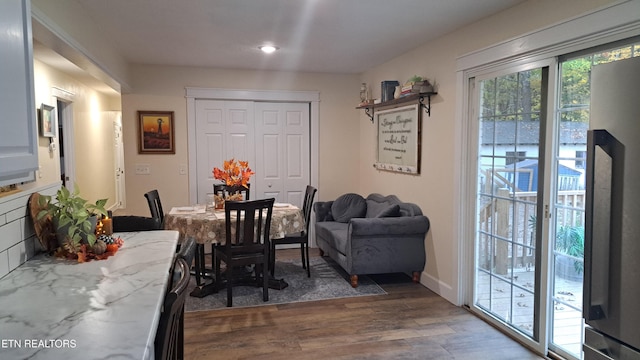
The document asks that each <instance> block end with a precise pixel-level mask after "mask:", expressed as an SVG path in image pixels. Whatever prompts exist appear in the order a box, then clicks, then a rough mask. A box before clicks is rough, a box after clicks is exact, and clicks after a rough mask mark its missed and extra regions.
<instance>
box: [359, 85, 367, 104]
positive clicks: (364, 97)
mask: <svg viewBox="0 0 640 360" xmlns="http://www.w3.org/2000/svg"><path fill="white" fill-rule="evenodd" d="M365 101H367V83H362V85H360V102H361V103H364V102H365Z"/></svg>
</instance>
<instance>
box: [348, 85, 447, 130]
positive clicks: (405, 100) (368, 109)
mask: <svg viewBox="0 0 640 360" xmlns="http://www.w3.org/2000/svg"><path fill="white" fill-rule="evenodd" d="M437 94H438V93H437V92H425V93H416V94H411V95H407V96H403V97H401V98H398V99H393V100H389V101H385V102H383V103H379V104H367V105H361V106H358V107H356V109H364V112H365V113H366V114H367V116H368V117H369V119H371V122H372V123H373V122H374V121H373V115H374V113H375V110H376V109H382V108H385V109H386V108H393V107H398V106H401V105H405V104H409V103H412V102H418V103H419V104H420V105H422V106H421V107H424V109H425V110H426V111H427V115H429V116H431V96H433V95H437ZM425 99H426V100H427V103H426V104H425V102H424V100H425Z"/></svg>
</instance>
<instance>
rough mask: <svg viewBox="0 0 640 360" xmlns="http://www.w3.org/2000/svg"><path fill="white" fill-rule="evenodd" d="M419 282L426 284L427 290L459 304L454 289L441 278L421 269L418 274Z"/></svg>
mask: <svg viewBox="0 0 640 360" xmlns="http://www.w3.org/2000/svg"><path fill="white" fill-rule="evenodd" d="M420 283H421V284H422V285H424V286H426V287H427V288H428V289H429V290H431V291H433V292H435V293H436V294H438V295H440V296H441V297H443V298H444V299H446V300H447V301H448V302H450V303H452V304H454V305H456V306H459V305H460V304H458V301H457V300H458V294H457V293H456V292H455V291H454V289H453V288H452V287H451V285H449V284H447V283H445V282H443V281H442V280H440V279H437V278H435V277H433V276H431V275H429V274H427V273H426V272H424V271H423V272H422V274H420Z"/></svg>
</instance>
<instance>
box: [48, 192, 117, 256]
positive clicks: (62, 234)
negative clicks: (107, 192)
mask: <svg viewBox="0 0 640 360" xmlns="http://www.w3.org/2000/svg"><path fill="white" fill-rule="evenodd" d="M38 201H39V205H40V206H41V207H42V208H43V210H41V211H40V212H39V213H38V215H37V219H38V220H40V219H42V218H44V217H46V216H50V217H51V221H52V222H53V227H54V229H55V230H56V235H57V237H58V243H59V245H60V246H61V247H62V249H63V250H64V251H66V252H67V253H69V254H78V253H80V252H83V253H86V251H87V250H94V252H96V253H98V252H100V251H101V250H104V249H102V248H103V246H102V245H103V244H97V243H96V235H95V228H96V223H97V221H98V215H102V216H106V215H107V211H106V209H105V208H104V206H105V204H106V203H107V199H100V200H98V201H96V202H95V203H94V204H92V203H89V202H88V201H87V200H85V199H83V198H82V197H80V190H79V189H78V186H77V185H76V186H75V187H74V190H73V192H69V190H68V189H67V188H65V187H62V188H60V189H59V190H58V192H57V193H56V198H55V201H53V199H52V197H51V196H40V198H39V200H38ZM83 246H84V248H83ZM87 246H88V249H87ZM102 252H104V251H102Z"/></svg>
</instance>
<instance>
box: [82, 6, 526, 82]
mask: <svg viewBox="0 0 640 360" xmlns="http://www.w3.org/2000/svg"><path fill="white" fill-rule="evenodd" d="M74 1H76V2H77V3H78V4H79V5H80V6H81V7H82V8H83V9H84V10H85V11H86V13H87V14H88V16H89V17H90V18H91V21H92V23H94V24H95V26H96V28H97V30H99V32H100V33H102V35H103V36H104V37H105V39H107V41H110V42H111V45H112V46H113V47H114V48H115V49H116V50H117V51H118V52H120V55H122V56H123V57H124V58H125V60H126V61H128V62H129V63H138V64H157V65H176V66H202V67H217V68H233V69H255V70H281V71H303V72H329V73H360V72H363V71H365V70H367V69H369V68H371V67H374V66H377V65H380V64H382V63H384V62H386V61H388V60H390V59H393V58H395V57H397V56H399V55H401V54H403V53H405V52H407V51H410V50H412V49H414V48H416V47H418V46H420V45H422V44H424V43H426V42H428V41H430V40H431V39H434V38H437V37H440V36H442V35H444V34H446V33H449V32H451V31H454V30H455V29H458V28H460V27H463V26H465V25H467V24H470V23H473V22H475V21H477V20H479V19H481V18H484V17H486V16H489V15H491V14H494V13H496V12H500V11H502V10H505V9H507V8H509V7H512V6H514V5H516V4H518V3H521V2H523V1H524V0H135V1H132V0H109V1H104V0H74ZM265 43H270V44H273V45H275V46H277V47H279V50H278V51H277V52H275V53H273V54H270V55H266V54H263V53H261V52H260V51H259V49H258V46H259V45H262V44H265Z"/></svg>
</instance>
